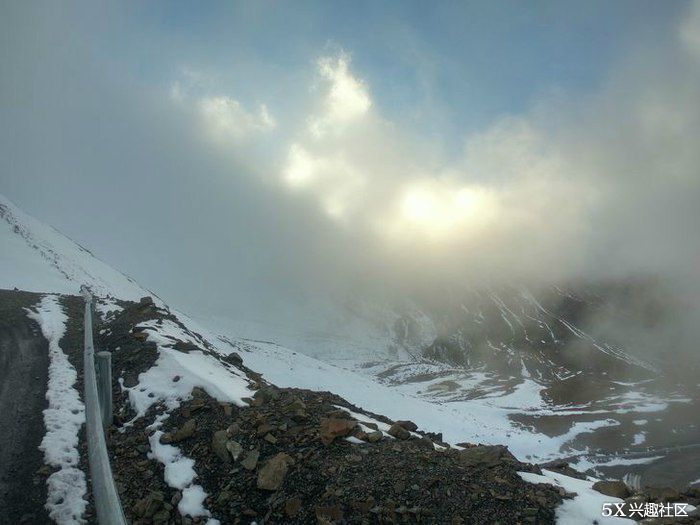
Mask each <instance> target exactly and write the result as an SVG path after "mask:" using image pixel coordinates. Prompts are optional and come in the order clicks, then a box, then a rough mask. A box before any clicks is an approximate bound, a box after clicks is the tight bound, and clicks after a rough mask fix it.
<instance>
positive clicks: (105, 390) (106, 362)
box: [95, 352, 112, 429]
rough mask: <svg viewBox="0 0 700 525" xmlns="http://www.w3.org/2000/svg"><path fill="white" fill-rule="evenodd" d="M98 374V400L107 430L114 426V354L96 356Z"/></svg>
mask: <svg viewBox="0 0 700 525" xmlns="http://www.w3.org/2000/svg"><path fill="white" fill-rule="evenodd" d="M95 366H96V368H97V369H96V372H97V398H98V400H99V403H100V412H101V413H102V426H103V427H104V428H105V429H106V428H107V427H108V426H110V425H111V424H112V354H111V353H110V352H97V353H96V354H95Z"/></svg>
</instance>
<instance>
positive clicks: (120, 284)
mask: <svg viewBox="0 0 700 525" xmlns="http://www.w3.org/2000/svg"><path fill="white" fill-rule="evenodd" d="M0 219H2V220H0V245H2V246H3V250H2V252H1V253H0V265H1V266H2V268H3V272H2V273H0V287H1V288H8V289H12V288H14V287H17V288H19V289H21V290H27V291H33V292H57V293H65V294H73V295H78V293H79V291H80V286H81V285H83V284H84V285H87V286H88V287H89V288H90V289H91V290H92V292H93V293H94V294H95V295H100V296H107V295H111V296H113V297H118V298H120V299H127V300H132V301H134V300H138V299H139V298H140V297H143V296H144V295H153V294H152V293H151V292H149V291H147V290H145V289H144V288H142V287H141V286H139V285H138V284H136V283H135V282H134V281H133V280H132V279H130V278H129V277H127V276H125V275H124V274H122V273H120V272H118V271H117V270H115V269H113V268H112V267H110V266H108V265H107V264H105V263H104V262H102V261H100V260H99V259H97V258H96V257H95V256H94V255H93V254H92V253H90V252H89V251H88V250H86V249H85V248H83V247H82V246H80V245H78V244H77V243H75V242H74V241H72V240H71V239H69V238H68V237H66V236H65V235H63V234H61V233H59V232H58V231H57V230H55V229H54V228H52V227H50V226H47V225H46V224H44V223H42V222H41V221H38V220H37V219H35V218H34V217H32V216H30V215H28V214H26V213H24V212H23V211H22V210H20V209H19V208H17V207H16V206H15V205H14V204H12V203H11V202H10V201H9V200H8V199H7V198H5V197H4V196H2V195H0Z"/></svg>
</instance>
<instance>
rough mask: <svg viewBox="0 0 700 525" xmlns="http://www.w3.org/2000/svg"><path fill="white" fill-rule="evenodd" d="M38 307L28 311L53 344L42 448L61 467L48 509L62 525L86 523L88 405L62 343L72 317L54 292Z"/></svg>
mask: <svg viewBox="0 0 700 525" xmlns="http://www.w3.org/2000/svg"><path fill="white" fill-rule="evenodd" d="M35 308H36V312H32V311H28V315H29V317H30V318H32V319H34V320H35V321H36V322H37V323H39V325H40V326H41V332H42V333H43V335H44V337H45V338H46V340H47V341H48V343H49V381H48V388H47V391H46V399H47V400H48V402H49V407H48V408H47V409H46V410H44V426H45V427H46V435H45V436H44V438H43V439H42V441H41V445H40V446H39V448H40V449H41V450H42V451H43V452H44V461H45V462H46V464H47V465H50V466H52V467H55V468H57V469H58V470H57V471H56V472H54V473H53V474H51V475H50V476H49V478H48V479H47V481H46V483H47V491H48V495H47V500H46V508H47V510H48V511H49V516H50V517H51V518H52V519H53V520H54V521H55V522H56V523H58V524H59V525H62V524H73V523H83V522H84V520H83V519H82V514H83V512H85V508H86V506H87V501H86V500H85V499H83V498H84V496H85V495H86V493H87V485H86V482H85V473H84V472H83V471H82V470H80V468H79V467H78V463H79V460H80V455H79V452H78V432H79V430H80V427H81V426H82V425H83V423H85V406H84V405H83V403H82V401H81V400H80V395H79V394H78V391H77V390H76V389H75V387H74V386H73V385H75V383H76V380H77V374H76V372H75V368H73V365H71V364H70V362H69V361H68V357H67V356H66V354H64V353H63V350H61V347H60V346H59V341H60V340H61V338H62V337H63V334H64V333H65V330H66V321H67V320H68V318H67V316H66V315H65V314H64V313H63V310H62V308H61V305H60V304H59V302H58V297H56V296H53V295H46V296H44V297H43V298H42V299H41V302H40V303H39V304H38V305H37V306H36V307H35Z"/></svg>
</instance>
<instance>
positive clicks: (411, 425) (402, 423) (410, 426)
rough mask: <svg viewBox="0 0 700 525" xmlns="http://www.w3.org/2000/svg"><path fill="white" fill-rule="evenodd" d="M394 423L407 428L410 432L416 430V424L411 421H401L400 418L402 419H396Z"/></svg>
mask: <svg viewBox="0 0 700 525" xmlns="http://www.w3.org/2000/svg"><path fill="white" fill-rule="evenodd" d="M396 424H397V425H399V426H400V427H403V428H405V429H406V430H408V431H410V432H415V431H416V430H418V425H416V424H415V423H414V422H413V421H403V420H402V421H397V422H396Z"/></svg>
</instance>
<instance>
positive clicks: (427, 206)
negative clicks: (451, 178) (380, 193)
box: [398, 183, 496, 237]
mask: <svg viewBox="0 0 700 525" xmlns="http://www.w3.org/2000/svg"><path fill="white" fill-rule="evenodd" d="M495 212H496V202H495V198H494V196H493V195H492V194H491V193H489V192H488V191H486V190H484V189H481V188H467V187H462V188H455V187H452V186H451V185H440V184H437V183H421V184H415V185H412V186H410V187H409V188H407V189H406V190H405V192H404V193H403V195H402V197H401V201H400V207H399V218H398V221H399V223H401V224H402V226H403V227H404V228H406V229H408V230H411V231H416V230H418V231H421V232H422V233H424V234H427V235H429V236H434V237H440V236H445V235H448V234H451V233H454V232H455V230H457V229H459V230H460V231H464V230H465V229H469V230H472V231H475V230H478V229H480V228H483V227H484V226H485V225H486V224H487V223H488V222H490V220H491V219H492V218H493V217H494V215H495Z"/></svg>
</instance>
